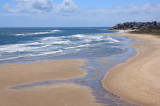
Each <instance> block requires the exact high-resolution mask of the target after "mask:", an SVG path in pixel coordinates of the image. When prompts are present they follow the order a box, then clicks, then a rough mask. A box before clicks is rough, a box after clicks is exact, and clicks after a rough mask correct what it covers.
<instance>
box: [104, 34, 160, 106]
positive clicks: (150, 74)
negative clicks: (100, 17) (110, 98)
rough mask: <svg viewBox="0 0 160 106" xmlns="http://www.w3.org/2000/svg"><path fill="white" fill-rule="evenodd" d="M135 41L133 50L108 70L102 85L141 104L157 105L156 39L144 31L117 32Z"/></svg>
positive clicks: (159, 59) (159, 44) (159, 45)
mask: <svg viewBox="0 0 160 106" xmlns="http://www.w3.org/2000/svg"><path fill="white" fill-rule="evenodd" d="M114 35H120V36H126V37H129V38H132V39H136V40H138V41H143V42H141V43H135V44H133V45H132V47H135V48H136V50H137V54H136V55H135V56H133V57H131V58H130V59H128V60H127V61H125V62H124V63H121V64H119V65H117V66H116V67H114V68H112V69H111V70H109V71H108V73H107V74H106V76H105V78H104V79H103V81H102V84H103V86H104V88H106V89H108V90H109V91H111V92H113V93H115V94H116V95H119V96H120V97H122V98H124V99H127V100H129V101H133V102H135V103H137V104H141V105H145V106H160V65H159V64H160V39H159V38H158V37H156V36H152V35H145V34H130V33H117V34H114Z"/></svg>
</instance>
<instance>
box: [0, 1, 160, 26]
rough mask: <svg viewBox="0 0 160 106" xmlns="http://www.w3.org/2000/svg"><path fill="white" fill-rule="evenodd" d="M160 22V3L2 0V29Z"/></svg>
mask: <svg viewBox="0 0 160 106" xmlns="http://www.w3.org/2000/svg"><path fill="white" fill-rule="evenodd" d="M130 21H137V22H147V21H159V22H160V0H0V27H111V26H113V25H115V24H118V23H123V22H130Z"/></svg>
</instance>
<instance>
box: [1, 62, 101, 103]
mask: <svg viewBox="0 0 160 106" xmlns="http://www.w3.org/2000/svg"><path fill="white" fill-rule="evenodd" d="M83 65H85V60H80V59H74V60H55V61H46V62H35V63H23V64H8V65H1V66H0V106H97V105H99V104H97V103H95V101H96V100H95V98H94V97H93V96H92V94H91V92H92V90H91V89H90V88H89V87H84V86H79V85H76V84H71V83H70V84H68V83H66V84H55V85H49V86H38V87H32V88H25V89H9V88H10V87H13V86H16V85H23V84H29V83H32V82H39V81H44V80H67V79H71V78H79V77H83V76H85V75H86V73H87V72H86V70H83V69H81V68H79V67H80V66H83Z"/></svg>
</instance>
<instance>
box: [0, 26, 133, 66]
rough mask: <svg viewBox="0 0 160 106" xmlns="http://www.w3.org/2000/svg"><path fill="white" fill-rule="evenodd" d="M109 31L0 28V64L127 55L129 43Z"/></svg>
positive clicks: (102, 29) (96, 29) (105, 29)
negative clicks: (107, 34) (106, 34)
mask: <svg viewBox="0 0 160 106" xmlns="http://www.w3.org/2000/svg"><path fill="white" fill-rule="evenodd" d="M107 29H108V28H104V27H99V28H96V27H94V28H90V27H87V28H0V64H7V63H17V62H32V61H43V60H47V59H59V58H61V59H63V58H91V57H95V56H96V57H105V56H110V55H113V54H120V53H124V52H126V50H127V49H126V46H128V44H129V43H130V41H131V40H130V39H128V38H125V37H119V36H105V35H103V33H114V32H116V31H109V30H107Z"/></svg>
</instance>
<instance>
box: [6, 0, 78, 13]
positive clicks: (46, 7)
mask: <svg viewBox="0 0 160 106" xmlns="http://www.w3.org/2000/svg"><path fill="white" fill-rule="evenodd" d="M15 1H16V2H17V5H15V6H11V5H10V4H8V3H7V4H4V5H3V8H5V9H6V10H7V11H8V12H11V13H41V12H52V13H53V12H55V13H57V12H74V11H77V10H78V9H79V7H78V5H76V4H75V3H74V2H73V1H72V0H63V2H62V3H61V4H54V2H53V0H15Z"/></svg>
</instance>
